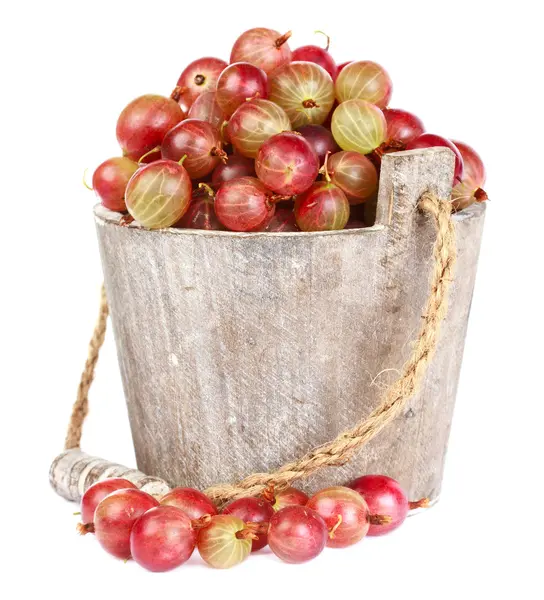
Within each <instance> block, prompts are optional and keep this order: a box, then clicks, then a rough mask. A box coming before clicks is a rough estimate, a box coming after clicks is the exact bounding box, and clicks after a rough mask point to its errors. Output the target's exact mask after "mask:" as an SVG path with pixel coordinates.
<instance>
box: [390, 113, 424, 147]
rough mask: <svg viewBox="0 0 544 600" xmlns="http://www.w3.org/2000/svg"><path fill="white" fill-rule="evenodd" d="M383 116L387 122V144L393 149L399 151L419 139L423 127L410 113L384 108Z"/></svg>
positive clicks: (419, 120)
mask: <svg viewBox="0 0 544 600" xmlns="http://www.w3.org/2000/svg"><path fill="white" fill-rule="evenodd" d="M383 116H384V117H385V120H386V122H387V142H386V143H389V144H391V145H392V146H393V147H394V148H395V149H401V148H402V147H405V146H406V144H409V143H410V142H411V141H412V140H415V139H416V138H417V137H419V136H420V135H421V134H422V133H423V132H424V131H425V127H424V126H423V123H422V122H421V119H418V117H416V116H415V115H413V114H412V113H409V112H408V111H406V110H401V109H400V108H384V110H383Z"/></svg>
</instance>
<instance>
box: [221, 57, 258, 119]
mask: <svg viewBox="0 0 544 600" xmlns="http://www.w3.org/2000/svg"><path fill="white" fill-rule="evenodd" d="M267 85H268V80H267V77H266V73H265V72H264V71H263V70H262V69H259V67H256V66H255V65H252V64H250V63H248V62H237V63H234V64H232V65H229V66H228V67H227V68H226V69H225V70H224V71H223V72H222V73H221V75H220V76H219V80H218V81H217V92H216V94H215V99H216V100H217V104H219V107H220V108H221V110H222V111H223V112H224V113H225V115H226V116H227V117H230V116H231V115H232V114H233V113H234V111H235V110H236V109H237V108H238V107H239V106H240V105H241V104H243V103H244V102H246V101H247V100H248V98H266V97H267V95H268V88H267Z"/></svg>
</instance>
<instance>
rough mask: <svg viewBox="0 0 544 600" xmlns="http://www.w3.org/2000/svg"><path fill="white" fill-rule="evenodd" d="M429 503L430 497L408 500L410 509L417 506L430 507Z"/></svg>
mask: <svg viewBox="0 0 544 600" xmlns="http://www.w3.org/2000/svg"><path fill="white" fill-rule="evenodd" d="M429 504H430V500H429V498H421V499H419V500H414V501H413V502H408V508H409V509H410V510H415V509H416V508H429Z"/></svg>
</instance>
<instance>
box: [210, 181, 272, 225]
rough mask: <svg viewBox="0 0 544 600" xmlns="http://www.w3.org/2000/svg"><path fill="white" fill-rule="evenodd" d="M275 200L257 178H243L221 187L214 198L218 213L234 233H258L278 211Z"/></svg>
mask: <svg viewBox="0 0 544 600" xmlns="http://www.w3.org/2000/svg"><path fill="white" fill-rule="evenodd" d="M274 201H275V199H274V196H273V194H272V192H270V190H268V189H267V188H266V187H265V186H264V184H263V183H262V182H260V181H259V180H258V179H256V178H255V177H240V178H239V179H231V180H230V181H226V182H225V183H223V184H221V186H220V188H219V190H218V191H217V194H216V196H215V214H216V215H217V218H218V219H219V220H220V221H221V223H223V225H224V226H225V227H226V228H227V229H230V230H231V231H256V230H259V229H261V228H262V227H264V226H266V224H267V223H268V221H269V219H270V218H271V217H272V215H273V214H274V211H275V208H276V207H275V203H274Z"/></svg>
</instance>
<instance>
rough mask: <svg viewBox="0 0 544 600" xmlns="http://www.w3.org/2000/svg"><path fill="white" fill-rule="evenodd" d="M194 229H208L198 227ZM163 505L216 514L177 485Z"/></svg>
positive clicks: (192, 514)
mask: <svg viewBox="0 0 544 600" xmlns="http://www.w3.org/2000/svg"><path fill="white" fill-rule="evenodd" d="M196 229H208V228H207V227H198V228H196ZM160 503H161V505H163V506H175V507H176V508H179V509H180V510H182V511H183V512H184V513H185V514H186V515H187V516H188V517H189V518H190V519H200V518H201V517H203V516H204V515H216V514H217V507H216V506H215V504H214V503H213V502H212V501H211V500H210V499H209V498H208V496H206V494H203V493H202V492H200V491H199V490H195V489H194V488H188V487H177V488H174V489H173V490H170V491H169V492H168V493H167V494H165V495H164V496H163V497H162V498H161V499H160Z"/></svg>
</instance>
